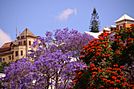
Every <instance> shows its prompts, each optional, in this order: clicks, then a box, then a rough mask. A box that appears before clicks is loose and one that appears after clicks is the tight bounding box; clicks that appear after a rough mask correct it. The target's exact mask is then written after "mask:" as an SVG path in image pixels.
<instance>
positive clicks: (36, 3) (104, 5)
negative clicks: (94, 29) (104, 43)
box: [0, 0, 134, 44]
mask: <svg viewBox="0 0 134 89" xmlns="http://www.w3.org/2000/svg"><path fill="white" fill-rule="evenodd" d="M133 5H134V0H0V44H2V43H3V42H4V41H10V40H14V39H15V34H16V28H17V29H18V31H19V32H22V31H23V30H24V28H26V27H27V28H29V29H30V30H31V31H32V32H33V33H34V34H35V35H40V36H43V35H44V34H45V32H46V31H54V30H56V29H62V28H66V27H68V28H69V29H72V28H73V29H77V30H78V31H80V32H84V31H89V24H90V19H91V13H92V10H93V8H96V9H97V12H98V14H99V17H100V18H99V19H100V30H101V29H102V28H103V27H105V26H110V25H112V24H114V21H115V20H116V19H118V18H119V17H121V16H122V15H123V14H128V15H129V16H131V17H133V18H134V9H133V8H134V6H133ZM3 38H4V39H3ZM3 40H4V41H3Z"/></svg>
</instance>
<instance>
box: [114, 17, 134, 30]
mask: <svg viewBox="0 0 134 89" xmlns="http://www.w3.org/2000/svg"><path fill="white" fill-rule="evenodd" d="M115 23H116V28H117V29H122V28H129V27H131V25H134V19H133V18H132V17H130V16H128V15H127V14H124V15H123V16H121V17H120V18H119V19H117V20H116V21H115Z"/></svg>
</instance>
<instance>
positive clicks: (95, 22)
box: [89, 8, 99, 32]
mask: <svg viewBox="0 0 134 89" xmlns="http://www.w3.org/2000/svg"><path fill="white" fill-rule="evenodd" d="M89 28H90V29H91V31H90V32H99V16H98V13H97V11H96V9H95V8H94V9H93V13H92V17H91V22H90V27H89Z"/></svg>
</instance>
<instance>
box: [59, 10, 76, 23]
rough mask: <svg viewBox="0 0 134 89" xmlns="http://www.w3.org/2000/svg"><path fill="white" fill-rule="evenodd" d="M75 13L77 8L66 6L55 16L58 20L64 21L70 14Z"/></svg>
mask: <svg viewBox="0 0 134 89" xmlns="http://www.w3.org/2000/svg"><path fill="white" fill-rule="evenodd" d="M76 14H77V9H76V8H74V9H71V8H67V9H65V10H63V11H62V12H61V13H60V14H59V16H57V18H58V19H59V20H60V21H66V20H68V19H69V17H70V16H72V15H76Z"/></svg>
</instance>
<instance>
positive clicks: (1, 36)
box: [0, 29, 12, 47]
mask: <svg viewBox="0 0 134 89" xmlns="http://www.w3.org/2000/svg"><path fill="white" fill-rule="evenodd" d="M10 41H12V40H11V37H10V36H9V35H8V34H7V33H5V32H4V31H3V30H2V29H0V47H1V46H2V45H3V44H4V43H6V42H10Z"/></svg>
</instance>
